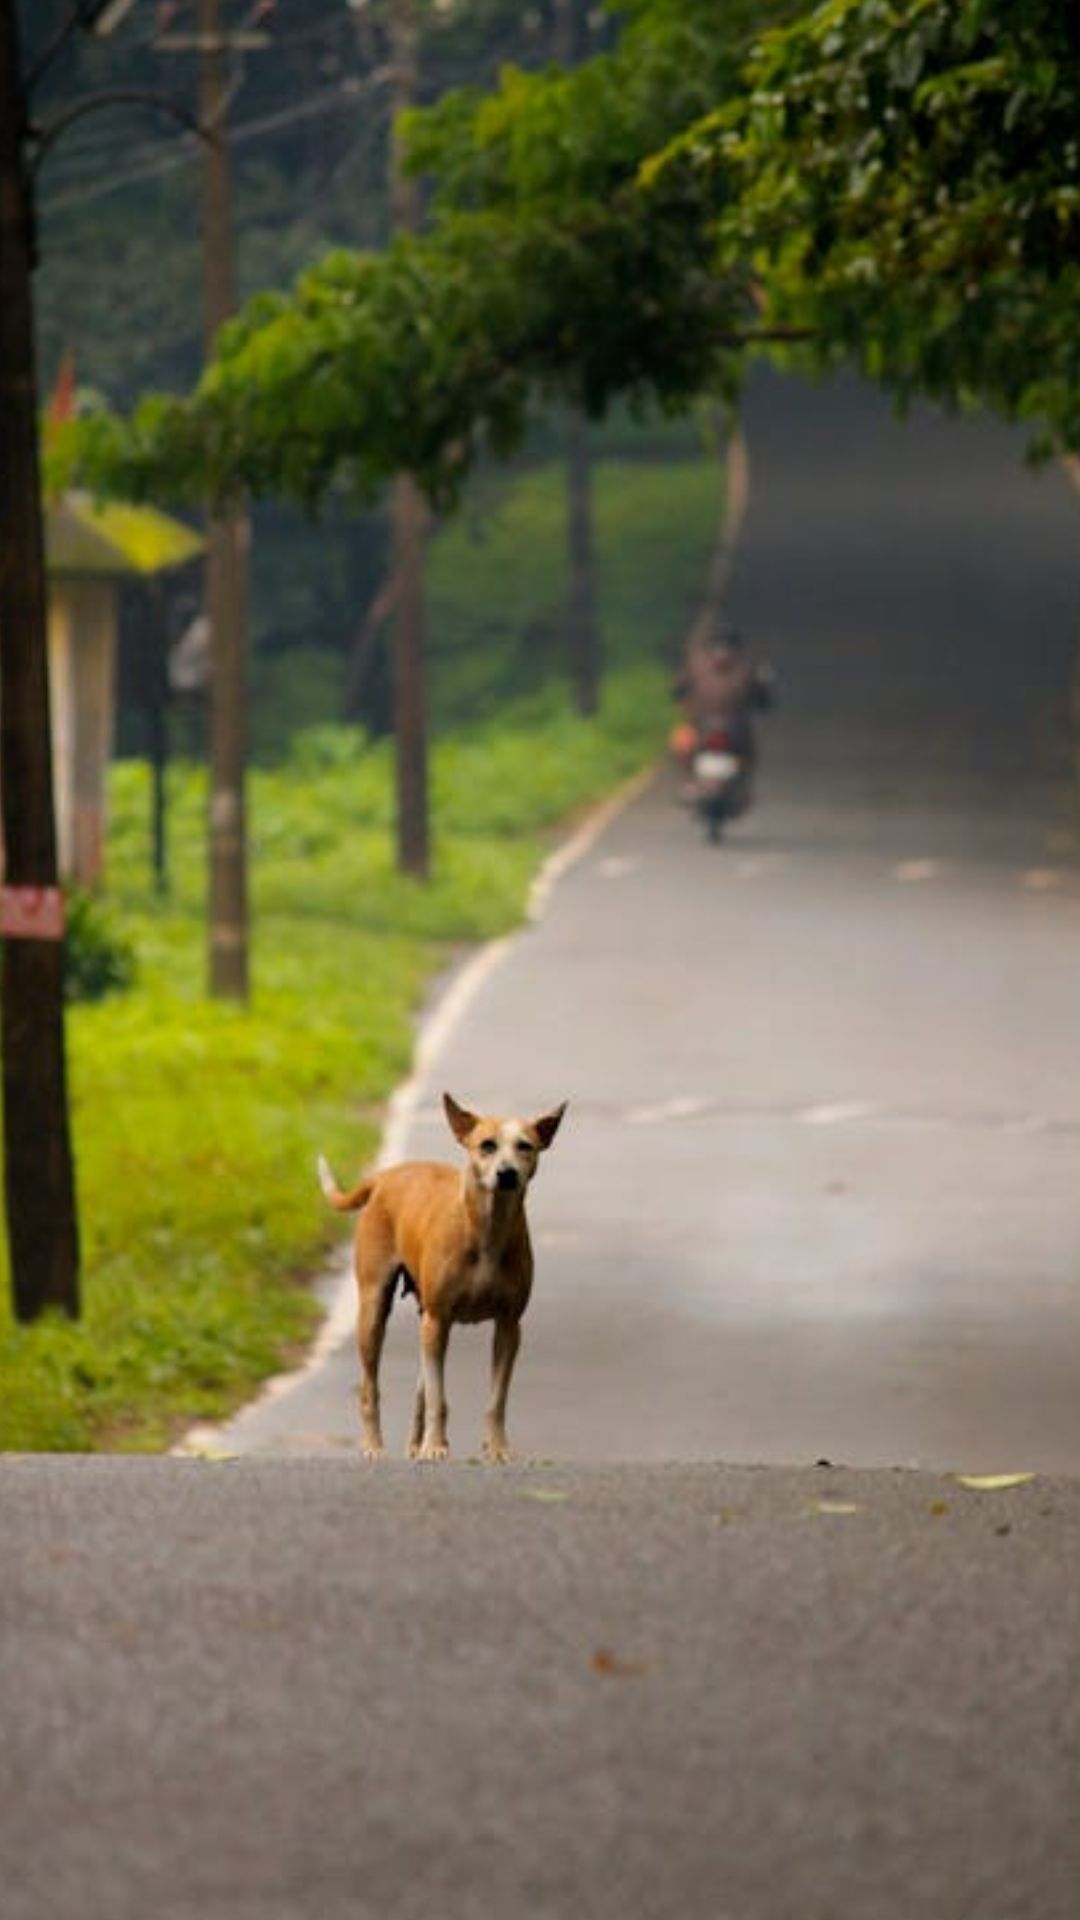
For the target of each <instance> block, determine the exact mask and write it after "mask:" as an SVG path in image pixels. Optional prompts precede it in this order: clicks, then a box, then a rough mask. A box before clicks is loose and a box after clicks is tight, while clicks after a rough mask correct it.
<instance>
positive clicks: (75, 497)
mask: <svg viewBox="0 0 1080 1920" xmlns="http://www.w3.org/2000/svg"><path fill="white" fill-rule="evenodd" d="M204 547H205V542H204V540H203V538H202V536H201V534H199V533H197V532H196V531H195V529H194V528H193V527H189V526H186V525H185V524H184V522H183V521H181V520H174V519H172V518H171V517H170V515H168V514H166V513H161V512H159V510H158V509H157V508H156V507H131V506H125V505H121V504H117V503H114V502H97V501H95V500H93V499H92V498H91V496H90V495H89V494H83V493H74V492H72V493H66V494H64V495H63V496H62V497H61V498H60V499H58V500H55V501H53V502H51V503H50V504H49V505H48V506H47V507H46V511H45V558H46V568H47V572H48V581H49V683H50V701H51V710H52V740H53V768H54V773H53V777H54V781H55V789H56V821H57V835H58V842H59V846H58V853H59V863H60V873H61V876H62V877H63V878H64V879H65V880H73V881H75V882H76V884H77V885H79V886H81V887H93V886H96V885H97V884H98V883H99V882H100V880H101V877H102V872H103V867H104V849H105V820H106V807H105V776H106V772H107V769H108V765H109V760H110V758H111V755H112V746H113V733H114V724H115V708H116V652H117V627H118V613H119V598H120V586H121V583H122V582H123V581H125V580H132V579H135V580H145V581H147V582H149V581H150V580H152V579H154V578H155V577H157V576H158V575H161V574H164V573H168V572H171V571H172V570H173V569H174V568H178V567H182V566H185V565H186V564H187V563H188V562H189V561H191V560H194V559H195V558H196V557H197V556H198V555H199V554H201V553H202V552H203V550H204Z"/></svg>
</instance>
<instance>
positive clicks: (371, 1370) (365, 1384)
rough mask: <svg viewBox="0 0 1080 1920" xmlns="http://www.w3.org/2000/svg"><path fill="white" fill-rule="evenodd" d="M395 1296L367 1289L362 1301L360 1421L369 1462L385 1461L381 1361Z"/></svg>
mask: <svg viewBox="0 0 1080 1920" xmlns="http://www.w3.org/2000/svg"><path fill="white" fill-rule="evenodd" d="M390 1298H391V1294H390V1292H389V1291H388V1289H387V1288H386V1287H385V1286H383V1287H382V1288H380V1289H379V1290H378V1291H377V1292H373V1291H372V1290H371V1289H370V1288H365V1289H363V1291H362V1292H361V1297H360V1327H359V1341H358V1344H359V1348H360V1420H361V1424H362V1426H363V1430H364V1431H363V1441H362V1452H363V1454H364V1458H365V1459H366V1460H378V1459H380V1458H381V1457H382V1451H383V1437H382V1419H381V1415H380V1409H379V1361H380V1359H381V1358H382V1349H383V1337H384V1335H385V1333H386V1322H387V1320H388V1319H389V1317H390Z"/></svg>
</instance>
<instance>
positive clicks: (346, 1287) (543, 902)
mask: <svg viewBox="0 0 1080 1920" xmlns="http://www.w3.org/2000/svg"><path fill="white" fill-rule="evenodd" d="M658 768H659V762H654V763H653V764H652V765H650V766H648V767H644V768H643V769H642V770H641V772H640V773H635V774H634V775H633V776H632V778H631V779H629V780H626V781H624V783H623V785H622V786H621V787H617V788H616V790H615V792H614V793H613V794H610V795H609V796H608V798H607V799H606V800H602V801H601V802H600V804H599V805H598V806H596V807H594V808H593V809H592V811H591V812H590V813H589V814H588V815H587V817H586V819H585V820H583V821H582V823H581V825H580V826H579V827H578V828H577V829H576V831H575V832H574V833H572V834H571V835H570V837H569V839H568V840H565V841H564V842H563V844H562V846H561V847H556V849H555V851H554V853H552V854H549V856H548V858H547V859H546V860H545V861H544V863H543V865H542V866H541V868H540V870H539V872H538V873H537V875H536V877H535V878H534V880H533V883H532V886H531V887H530V889H529V898H528V903H527V905H526V908H525V919H524V922H523V923H522V925H521V926H520V927H515V929H514V931H513V932H512V933H504V934H501V935H500V936H499V938H498V939H497V940H489V941H488V942H487V944H486V945H485V946H482V947H480V948H479V949H478V950H477V952H476V953H474V954H473V956H472V958H471V959H470V960H467V961H466V962H465V965H464V966H463V967H462V969H461V971H460V972H459V973H457V974H455V975H454V977H453V979H452V980H451V981H450V983H449V985H448V987H447V989H446V991H445V993H444V994H443V995H442V996H441V998H440V999H439V1000H438V1002H437V1003H436V1005H435V1007H434V1008H433V1009H432V1011H431V1013H430V1014H429V1015H428V1018H427V1019H426V1020H425V1021H424V1023H423V1025H422V1027H421V1028H420V1032H419V1035H418V1036H417V1042H416V1051H415V1053H414V1055H413V1069H412V1072H411V1073H410V1075H409V1077H408V1079H407V1080H403V1081H402V1083H401V1085H400V1086H399V1087H397V1088H395V1090H394V1092H393V1093H392V1094H391V1096H390V1100H389V1103H388V1106H387V1114H386V1125H385V1127H384V1128H383V1136H382V1143H381V1145H380V1147H379V1152H378V1154H377V1156H376V1160H375V1165H376V1166H377V1167H388V1166H392V1165H393V1164H394V1162H395V1161H396V1160H400V1159H402V1157H403V1156H404V1154H405V1151H406V1143H407V1140H408V1134H409V1128H410V1126H411V1125H412V1122H413V1120H414V1118H415V1116H416V1111H417V1108H418V1106H419V1103H420V1095H421V1092H422V1090H423V1085H424V1081H425V1080H426V1078H427V1075H428V1073H429V1071H430V1069H431V1068H432V1067H433V1066H434V1064H435V1062H436V1060H437V1059H438V1057H439V1055H440V1053H441V1052H442V1050H443V1048H444V1047H445V1046H446V1045H447V1042H448V1041H449V1039H450V1037H451V1035H452V1034H453V1032H454V1029H455V1028H456V1027H457V1026H458V1024H459V1022H460V1021H461V1020H462V1019H463V1018H464V1016H465V1014H466V1013H467V1012H468V1009H469V1007H470V1006H471V1005H472V1003H473V1001H474V1000H475V998H476V996H477V994H478V993H479V991H480V989H481V987H482V986H483V985H484V983H485V981H486V980H487V979H488V978H489V977H490V975H491V974H492V973H494V971H495V969H496V968H497V967H499V966H501V965H502V962H503V961H504V960H505V959H506V958H507V956H508V954H509V953H510V952H511V950H512V949H513V947H514V945H515V944H516V942H517V941H518V940H520V939H521V937H522V935H523V934H524V933H526V932H527V931H528V929H529V928H530V927H531V926H534V925H535V924H536V922H537V921H538V920H540V919H542V918H543V915H544V913H545V911H546V909H547V905H548V901H549V899H550V898H551V894H552V892H553V890H554V888H555V887H556V886H557V884H558V882H559V881H560V880H561V879H562V878H563V876H564V875H565V874H567V873H568V872H569V871H570V868H571V867H574V866H576V865H577V864H578V862H579V861H580V860H583V859H584V858H585V856H586V854H587V853H590V852H591V851H592V849H593V847H594V846H595V845H596V842H597V841H598V840H599V839H600V838H601V836H602V835H603V834H605V833H606V832H607V830H608V828H609V827H610V826H611V825H613V823H614V822H615V820H617V819H618V817H619V815H620V814H621V813H623V812H625V810H626V808H627V807H629V806H630V805H632V803H633V802H634V801H635V800H636V799H637V798H638V796H639V795H640V794H642V793H644V792H645V790H646V788H647V787H649V786H651V784H652V782H653V781H654V780H655V778H656V776H657V772H658ZM312 1177H314V1176H312ZM350 1251H351V1249H350V1247H349V1245H348V1244H346V1245H345V1246H343V1247H342V1249H341V1250H340V1252H339V1253H338V1254H337V1255H336V1256H335V1257H334V1258H333V1259H332V1260H331V1262H330V1265H329V1268H328V1271H329V1272H330V1273H332V1272H334V1271H335V1270H336V1269H339V1268H340V1276H339V1279H338V1282H337V1288H336V1291H335V1294H334V1298H333V1301H332V1302H331V1305H330V1308H329V1310H328V1312H327V1315H326V1318H325V1320H324V1321H323V1323H322V1325H321V1326H320V1328H319V1330H318V1332H317V1334H316V1335H315V1338H314V1340H313V1341H312V1343H311V1346H310V1347H309V1348H308V1351H307V1354H306V1355H305V1357H304V1359H303V1360H302V1361H301V1363H300V1365H299V1366H298V1367H293V1368H292V1369H291V1370H290V1371H289V1372H288V1373H276V1374H273V1375H272V1376H271V1378H270V1379H269V1380H265V1381H264V1382H263V1384H262V1386H261V1387H260V1389H259V1391H258V1393H257V1394H256V1395H255V1396H254V1397H253V1398H252V1399H251V1400H247V1401H245V1402H244V1405H243V1406H242V1407H238V1408H237V1410H236V1412H235V1413H233V1414H230V1416H229V1418H228V1419H227V1420H223V1421H221V1422H218V1423H210V1422H208V1421H200V1422H199V1423H198V1424H197V1425H196V1426H194V1427H191V1428H189V1430H188V1431H187V1432H186V1433H185V1434H183V1435H182V1436H181V1438H180V1439H179V1440H178V1441H177V1442H176V1444H175V1445H174V1446H172V1447H170V1449H169V1451H170V1453H172V1454H180V1455H188V1456H191V1455H195V1456H198V1455H201V1454H206V1453H212V1452H213V1451H214V1448H215V1443H217V1442H218V1441H220V1439H221V1436H222V1433H223V1432H224V1430H225V1429H226V1428H227V1427H228V1426H230V1425H231V1423H232V1421H233V1420H237V1419H239V1418H240V1416H241V1414H244V1413H247V1412H250V1411H251V1410H252V1409H253V1408H255V1407H261V1406H265V1405H266V1404H267V1403H268V1402H270V1401H273V1400H280V1399H282V1398H283V1397H284V1396H285V1395H286V1394H289V1393H292V1392H293V1390H294V1389H295V1388H296V1387H298V1386H300V1384H301V1382H302V1381H305V1380H307V1379H308V1378H309V1377H310V1376H311V1374H313V1373H316V1372H317V1371H318V1369H319V1368H320V1367H321V1366H322V1365H323V1364H324V1362H325V1361H326V1360H327V1359H328V1358H329V1356H330V1354H331V1353H333V1352H334V1351H335V1350H336V1348H338V1347H339V1346H341V1345H342V1344H343V1342H344V1341H345V1340H346V1339H347V1338H348V1336H349V1335H350V1334H351V1332H352V1330H353V1327H354V1325H355V1322H356V1299H355V1294H354V1289H353V1277H352V1268H351V1264H350V1259H349V1256H350Z"/></svg>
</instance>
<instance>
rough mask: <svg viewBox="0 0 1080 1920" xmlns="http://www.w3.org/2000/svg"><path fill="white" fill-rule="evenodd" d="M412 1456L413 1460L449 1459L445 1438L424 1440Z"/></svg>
mask: <svg viewBox="0 0 1080 1920" xmlns="http://www.w3.org/2000/svg"><path fill="white" fill-rule="evenodd" d="M412 1457H413V1459H414V1460H449V1458H450V1449H449V1447H448V1446H447V1444H446V1441H445V1440H425V1441H424V1442H423V1443H422V1445H420V1446H419V1447H417V1449H416V1452H415V1453H414V1454H413V1456H412Z"/></svg>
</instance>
